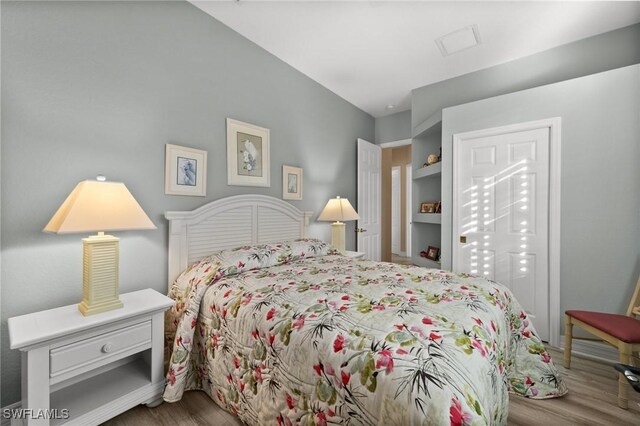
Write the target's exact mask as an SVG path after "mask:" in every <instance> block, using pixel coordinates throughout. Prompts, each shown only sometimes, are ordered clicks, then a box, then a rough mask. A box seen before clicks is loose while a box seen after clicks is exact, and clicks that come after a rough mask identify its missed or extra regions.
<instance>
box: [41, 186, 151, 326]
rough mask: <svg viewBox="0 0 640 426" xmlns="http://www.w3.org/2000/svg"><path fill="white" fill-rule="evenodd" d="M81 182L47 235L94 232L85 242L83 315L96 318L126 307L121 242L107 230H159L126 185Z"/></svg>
mask: <svg viewBox="0 0 640 426" xmlns="http://www.w3.org/2000/svg"><path fill="white" fill-rule="evenodd" d="M98 179H102V180H97V181H92V180H86V181H84V182H80V183H79V184H78V185H77V186H76V187H75V188H74V189H73V191H71V194H69V196H68V197H67V199H66V200H64V203H62V205H61V206H60V208H59V209H58V211H57V212H56V213H55V214H54V215H53V217H52V218H51V220H50V221H49V223H48V224H47V226H45V227H44V229H43V231H44V232H53V233H56V234H69V233H74V232H94V231H98V235H93V236H90V237H87V238H83V239H82V295H83V297H82V302H80V304H79V305H78V309H79V310H80V312H81V313H82V314H83V315H94V314H99V313H102V312H106V311H110V310H112V309H119V308H122V306H123V305H122V302H121V301H120V298H119V296H120V294H119V289H120V281H119V276H118V275H119V270H120V266H119V260H120V249H119V239H118V238H116V237H114V236H112V235H105V234H104V231H124V230H132V229H156V226H155V225H154V224H153V222H151V220H150V219H149V217H148V216H147V214H146V213H145V212H144V211H143V210H142V207H140V205H139V204H138V202H137V201H136V200H135V198H133V195H131V193H130V192H129V190H128V189H127V187H126V186H125V185H124V183H118V182H105V181H104V177H103V176H99V177H98Z"/></svg>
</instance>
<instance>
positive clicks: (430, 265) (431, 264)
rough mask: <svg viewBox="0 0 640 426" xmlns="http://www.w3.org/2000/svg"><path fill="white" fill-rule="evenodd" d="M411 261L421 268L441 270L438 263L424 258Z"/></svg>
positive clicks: (415, 258)
mask: <svg viewBox="0 0 640 426" xmlns="http://www.w3.org/2000/svg"><path fill="white" fill-rule="evenodd" d="M411 261H412V262H413V263H414V264H415V265H416V266H421V267H423V268H436V269H441V265H440V262H436V261H435V260H431V259H427V258H426V257H414V258H413V259H411Z"/></svg>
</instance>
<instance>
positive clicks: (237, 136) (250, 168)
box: [227, 118, 271, 187]
mask: <svg viewBox="0 0 640 426" xmlns="http://www.w3.org/2000/svg"><path fill="white" fill-rule="evenodd" d="M227 184H228V185H239V186H267V187H268V186H271V179H270V157H269V129H266V128H264V127H259V126H256V125H253V124H249V123H243V122H242V121H238V120H233V119H231V118H227Z"/></svg>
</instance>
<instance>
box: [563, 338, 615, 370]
mask: <svg viewBox="0 0 640 426" xmlns="http://www.w3.org/2000/svg"><path fill="white" fill-rule="evenodd" d="M571 346H572V348H571V353H572V354H574V355H579V356H582V357H584V358H589V359H593V360H595V361H600V362H605V363H607V364H614V363H616V362H618V360H619V355H618V350H617V349H616V348H614V347H613V346H611V345H609V344H608V343H604V342H598V341H593V340H576V339H573V343H572V345H571ZM558 349H559V350H561V351H564V336H560V347H559V348H558ZM560 364H562V363H560Z"/></svg>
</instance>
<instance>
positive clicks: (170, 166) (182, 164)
mask: <svg viewBox="0 0 640 426" xmlns="http://www.w3.org/2000/svg"><path fill="white" fill-rule="evenodd" d="M164 193H165V194H169V195H192V196H196V197H204V196H206V195H207V151H203V150H201V149H195V148H188V147H184V146H178V145H171V144H167V145H166V148H165V173H164Z"/></svg>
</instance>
